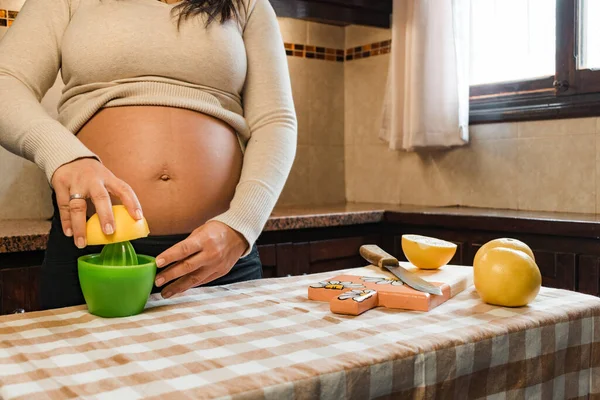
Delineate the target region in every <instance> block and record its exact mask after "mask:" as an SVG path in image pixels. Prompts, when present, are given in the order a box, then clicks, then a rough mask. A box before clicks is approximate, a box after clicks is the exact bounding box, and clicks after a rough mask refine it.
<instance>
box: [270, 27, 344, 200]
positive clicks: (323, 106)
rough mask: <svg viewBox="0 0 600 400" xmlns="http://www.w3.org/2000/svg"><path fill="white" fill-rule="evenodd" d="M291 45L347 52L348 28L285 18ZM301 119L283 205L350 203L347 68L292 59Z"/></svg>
mask: <svg viewBox="0 0 600 400" xmlns="http://www.w3.org/2000/svg"><path fill="white" fill-rule="evenodd" d="M279 24H280V27H281V32H282V35H283V40H284V41H285V42H286V43H295V44H305V45H314V46H322V47H329V48H335V49H343V48H344V46H345V42H344V41H345V33H344V28H342V27H337V26H331V25H325V24H317V23H313V22H305V21H299V20H294V19H289V18H280V19H279ZM287 60H288V65H289V69H290V78H291V81H292V91H293V95H294V104H295V106H296V115H297V117H298V150H297V153H296V160H295V162H294V166H293V167H292V171H291V173H290V177H289V179H288V181H287V183H286V185H285V188H284V190H283V193H282V194H281V197H280V198H279V202H278V205H280V206H289V205H305V204H335V203H342V202H344V201H345V187H344V64H343V63H341V62H335V61H325V60H316V59H307V58H300V57H288V58H287Z"/></svg>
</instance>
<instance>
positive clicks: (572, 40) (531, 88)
mask: <svg viewBox="0 0 600 400" xmlns="http://www.w3.org/2000/svg"><path fill="white" fill-rule="evenodd" d="M578 28H579V0H556V68H555V71H556V72H555V75H552V76H549V77H542V78H536V79H531V80H524V81H516V82H501V83H492V84H484V85H473V86H471V87H470V106H471V107H470V115H469V120H470V123H471V124H477V123H490V122H508V121H530V120H538V119H557V118H571V117H573V118H574V117H589V116H600V70H590V69H577V58H576V51H575V49H576V46H577V37H578V34H579V33H578Z"/></svg>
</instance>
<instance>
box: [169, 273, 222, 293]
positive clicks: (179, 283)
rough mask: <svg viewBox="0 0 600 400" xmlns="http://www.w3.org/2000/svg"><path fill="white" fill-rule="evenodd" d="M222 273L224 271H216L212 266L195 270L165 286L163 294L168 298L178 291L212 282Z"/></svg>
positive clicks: (181, 291)
mask: <svg viewBox="0 0 600 400" xmlns="http://www.w3.org/2000/svg"><path fill="white" fill-rule="evenodd" d="M222 275H223V274H222V273H220V272H219V271H216V272H215V271H214V270H213V269H212V268H199V269H197V270H196V271H195V272H193V273H191V274H188V275H185V276H184V277H182V278H179V279H177V280H176V281H175V282H173V283H172V284H170V285H169V286H167V287H166V288H164V289H163V290H162V292H161V296H162V297H163V298H164V299H168V298H169V297H172V296H174V295H176V294H178V293H183V292H185V291H186V290H188V289H191V288H193V287H196V286H200V285H202V284H204V283H207V282H211V281H213V280H215V279H217V278H219V277H220V276H222Z"/></svg>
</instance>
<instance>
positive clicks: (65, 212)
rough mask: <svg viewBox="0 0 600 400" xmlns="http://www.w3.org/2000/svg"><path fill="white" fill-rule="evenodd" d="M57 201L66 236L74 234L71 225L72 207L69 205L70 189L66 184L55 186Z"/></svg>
mask: <svg viewBox="0 0 600 400" xmlns="http://www.w3.org/2000/svg"><path fill="white" fill-rule="evenodd" d="M54 191H55V193H56V202H57V203H58V212H59V214H60V224H61V226H62V229H63V232H64V234H65V236H67V237H71V236H73V228H72V227H71V208H70V206H69V189H68V188H67V187H65V186H55V187H54Z"/></svg>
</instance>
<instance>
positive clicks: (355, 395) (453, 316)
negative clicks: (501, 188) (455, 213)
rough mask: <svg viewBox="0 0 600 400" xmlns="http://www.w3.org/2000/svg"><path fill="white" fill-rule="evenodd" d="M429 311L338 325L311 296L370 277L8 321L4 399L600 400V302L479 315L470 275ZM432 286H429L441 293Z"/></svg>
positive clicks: (571, 297)
mask: <svg viewBox="0 0 600 400" xmlns="http://www.w3.org/2000/svg"><path fill="white" fill-rule="evenodd" d="M442 272H443V273H445V274H447V275H448V276H458V277H459V278H460V279H458V278H457V279H455V280H454V281H452V282H451V291H452V293H451V298H450V299H449V300H447V301H445V302H444V303H443V304H441V305H439V306H437V307H435V308H433V309H431V310H429V311H411V310H403V309H391V308H384V307H377V308H373V309H371V310H368V311H366V312H364V313H362V314H360V315H357V316H352V315H342V314H336V313H333V312H332V311H331V310H330V306H329V304H328V303H326V302H319V301H313V300H310V299H309V298H308V296H307V291H308V287H309V286H310V285H311V284H314V283H315V282H322V281H327V280H328V279H331V278H332V277H335V276H337V275H360V276H371V277H389V274H387V273H386V272H384V271H381V270H378V269H377V268H376V267H374V266H365V267H358V268H353V269H347V270H341V271H331V272H325V273H319V274H312V275H300V276H290V277H282V278H271V279H261V280H254V281H247V282H241V283H235V284H230V285H225V286H213V287H200V288H195V289H191V290H188V291H187V292H185V293H182V294H180V295H177V296H174V297H172V298H169V299H163V298H161V296H160V294H153V295H151V296H150V298H149V300H148V303H147V305H146V308H145V310H144V311H143V312H142V313H141V314H139V315H136V316H132V317H126V318H110V319H105V318H101V317H97V316H94V315H91V314H90V313H88V311H87V308H86V306H85V305H82V306H75V307H67V308H60V309H55V310H45V311H38V312H30V313H24V314H14V315H4V316H1V317H0V399H3V400H9V399H10V400H13V399H23V400H29V399H69V398H84V399H87V398H89V399H128V400H129V399H178V400H179V399H200V398H222V399H273V400H275V399H277V400H279V399H335V400H337V399H377V398H381V399H385V398H390V399H392V398H393V399H404V398H406V399H438V398H439V399H524V400H525V399H526V400H530V399H541V400H545V399H600V298H597V297H594V296H590V295H585V294H581V293H576V292H572V291H567V290H561V289H552V288H546V287H542V288H541V290H540V292H539V294H538V295H537V297H536V298H535V300H534V301H533V302H532V303H530V304H529V305H527V306H524V307H515V308H509V307H500V306H494V305H490V304H486V303H484V302H483V301H482V300H481V298H480V297H479V295H478V293H477V291H476V289H475V287H474V286H473V281H472V269H471V268H470V267H465V266H445V267H442V268H441V272H440V273H442ZM442 278H443V276H442V277H440V276H439V275H435V274H431V275H428V276H426V277H425V279H428V280H436V279H437V280H442Z"/></svg>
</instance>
